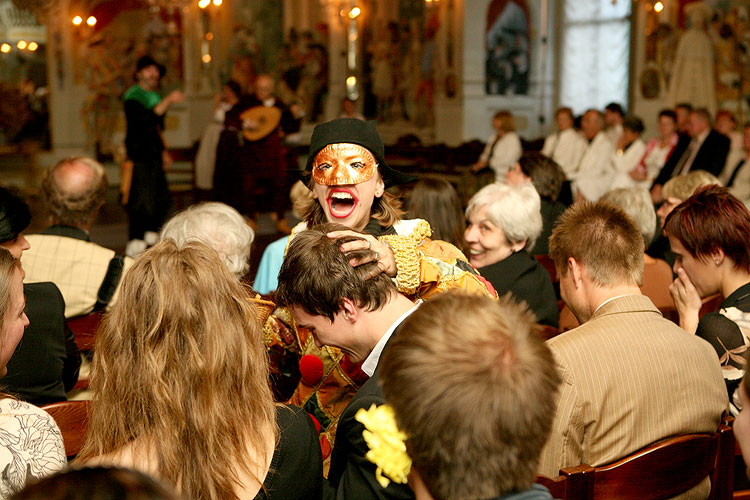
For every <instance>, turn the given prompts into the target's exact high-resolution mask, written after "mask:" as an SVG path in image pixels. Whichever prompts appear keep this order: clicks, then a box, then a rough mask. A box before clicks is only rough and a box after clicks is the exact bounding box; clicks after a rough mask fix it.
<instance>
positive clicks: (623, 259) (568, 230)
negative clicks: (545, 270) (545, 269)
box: [549, 201, 644, 286]
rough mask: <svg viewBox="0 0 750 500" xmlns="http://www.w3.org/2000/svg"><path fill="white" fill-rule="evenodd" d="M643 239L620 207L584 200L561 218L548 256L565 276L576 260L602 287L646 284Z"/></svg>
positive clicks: (636, 227)
mask: <svg viewBox="0 0 750 500" xmlns="http://www.w3.org/2000/svg"><path fill="white" fill-rule="evenodd" d="M643 251H644V244H643V237H642V236H641V233H640V231H639V230H638V226H636V224H635V222H633V220H632V219H631V218H630V217H628V215H627V214H626V213H625V212H624V211H623V210H622V209H620V208H618V207H617V206H615V205H613V204H611V203H607V202H604V201H598V202H596V203H592V202H589V201H581V202H578V203H576V204H574V205H573V206H571V207H570V208H568V209H567V210H566V211H565V212H564V213H563V214H562V215H561V216H560V218H559V219H558V222H557V225H556V226H555V229H554V230H553V231H552V236H550V240H549V255H550V257H551V258H552V259H553V260H554V261H555V267H556V268H557V271H558V273H560V274H561V275H562V276H566V275H567V272H568V266H567V262H568V259H569V258H570V257H573V258H574V259H575V260H576V261H578V263H580V264H583V266H584V267H585V268H586V271H587V272H588V274H589V277H590V278H591V280H592V281H593V282H594V283H595V284H597V285H600V286H616V285H622V284H637V285H638V286H640V285H641V284H642V283H643Z"/></svg>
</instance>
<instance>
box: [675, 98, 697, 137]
mask: <svg viewBox="0 0 750 500" xmlns="http://www.w3.org/2000/svg"><path fill="white" fill-rule="evenodd" d="M692 112H693V105H692V104H690V103H689V102H680V103H677V104H675V106H674V113H675V116H676V117H677V134H678V135H679V136H680V141H682V138H683V137H686V138H687V139H688V140H690V113H692Z"/></svg>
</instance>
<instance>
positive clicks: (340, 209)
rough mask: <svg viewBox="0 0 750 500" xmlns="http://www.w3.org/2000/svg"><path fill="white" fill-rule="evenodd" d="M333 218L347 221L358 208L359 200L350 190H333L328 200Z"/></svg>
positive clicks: (329, 210)
mask: <svg viewBox="0 0 750 500" xmlns="http://www.w3.org/2000/svg"><path fill="white" fill-rule="evenodd" d="M326 202H327V203H328V212H329V213H330V214H331V217H334V218H336V219H345V218H346V217H349V216H350V215H351V214H352V212H354V209H355V208H357V204H358V203H359V199H358V198H357V197H356V196H355V195H354V193H352V192H351V191H350V190H348V189H332V190H331V191H330V192H329V193H328V198H326Z"/></svg>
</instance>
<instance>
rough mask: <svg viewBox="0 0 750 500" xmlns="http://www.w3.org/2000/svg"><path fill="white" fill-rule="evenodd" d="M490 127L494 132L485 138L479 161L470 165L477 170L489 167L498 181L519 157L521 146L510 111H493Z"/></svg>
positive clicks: (474, 170) (473, 169)
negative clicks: (484, 145) (485, 141)
mask: <svg viewBox="0 0 750 500" xmlns="http://www.w3.org/2000/svg"><path fill="white" fill-rule="evenodd" d="M492 128H493V129H495V133H494V134H492V135H491V136H490V138H489V139H487V146H486V147H485V148H484V151H482V155H481V156H480V157H479V161H477V162H476V163H475V164H474V165H472V167H471V171H472V172H479V171H480V170H482V169H484V168H487V167H489V168H491V169H492V170H493V171H494V172H495V181H497V182H500V181H502V180H503V179H504V178H505V172H507V171H508V169H509V168H511V167H512V166H513V165H514V164H515V163H516V162H517V161H518V159H519V158H520V157H521V154H522V153H523V148H522V146H521V139H519V138H518V134H516V126H515V123H514V120H513V115H512V114H511V112H510V111H505V110H501V111H498V112H497V113H495V116H494V117H493V118H492Z"/></svg>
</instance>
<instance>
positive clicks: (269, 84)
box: [255, 75, 275, 101]
mask: <svg viewBox="0 0 750 500" xmlns="http://www.w3.org/2000/svg"><path fill="white" fill-rule="evenodd" d="M274 85H275V82H274V79H273V78H271V76H269V75H259V76H258V78H256V79H255V95H256V96H257V97H258V99H260V100H261V101H264V100H266V99H269V98H271V97H273V90H274Z"/></svg>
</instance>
